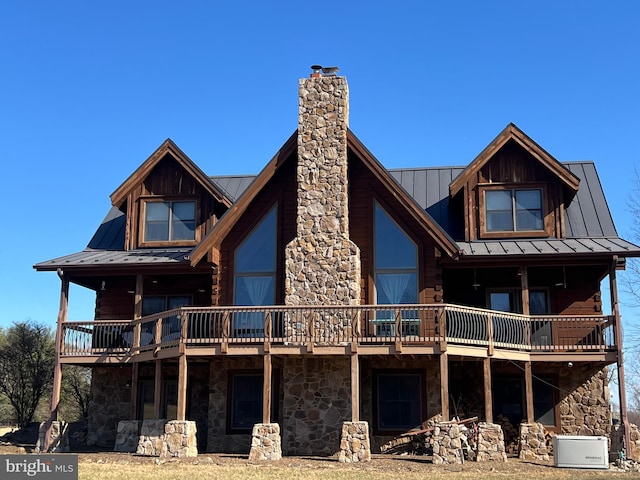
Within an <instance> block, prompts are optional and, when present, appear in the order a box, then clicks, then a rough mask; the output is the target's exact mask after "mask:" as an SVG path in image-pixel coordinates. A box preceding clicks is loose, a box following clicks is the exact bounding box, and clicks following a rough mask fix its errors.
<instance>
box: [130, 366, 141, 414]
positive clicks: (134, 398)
mask: <svg viewBox="0 0 640 480" xmlns="http://www.w3.org/2000/svg"><path fill="white" fill-rule="evenodd" d="M139 371H140V364H139V363H138V362H136V363H134V364H133V365H131V419H132V420H142V418H138V374H139ZM140 413H142V412H140Z"/></svg>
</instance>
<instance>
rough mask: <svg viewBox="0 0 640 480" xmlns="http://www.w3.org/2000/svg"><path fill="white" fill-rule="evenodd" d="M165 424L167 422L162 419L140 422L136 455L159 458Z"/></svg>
mask: <svg viewBox="0 0 640 480" xmlns="http://www.w3.org/2000/svg"><path fill="white" fill-rule="evenodd" d="M166 423H167V421H166V420H164V419H159V420H143V421H142V427H141V428H140V437H139V439H138V448H137V449H136V453H137V454H138V455H148V456H150V457H159V456H160V454H161V453H162V446H163V443H164V441H163V437H164V426H165V424H166Z"/></svg>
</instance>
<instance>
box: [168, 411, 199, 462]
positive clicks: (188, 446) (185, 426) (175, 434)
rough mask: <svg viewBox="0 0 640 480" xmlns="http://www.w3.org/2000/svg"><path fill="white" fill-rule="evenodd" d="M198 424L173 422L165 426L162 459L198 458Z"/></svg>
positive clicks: (186, 421) (187, 421)
mask: <svg viewBox="0 0 640 480" xmlns="http://www.w3.org/2000/svg"><path fill="white" fill-rule="evenodd" d="M196 433H197V429H196V422H193V421H190V420H171V421H170V422H167V424H166V425H165V426H164V435H163V437H162V450H161V451H160V456H161V457H177V458H192V457H197V456H198V441H197V439H196Z"/></svg>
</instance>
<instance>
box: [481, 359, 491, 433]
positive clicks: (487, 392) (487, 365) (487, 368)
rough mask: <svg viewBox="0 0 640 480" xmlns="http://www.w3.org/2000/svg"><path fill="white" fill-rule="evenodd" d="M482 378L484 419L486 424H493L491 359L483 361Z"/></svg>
mask: <svg viewBox="0 0 640 480" xmlns="http://www.w3.org/2000/svg"><path fill="white" fill-rule="evenodd" d="M483 376H484V418H485V421H486V422H487V423H493V396H492V393H491V358H485V359H484V360H483Z"/></svg>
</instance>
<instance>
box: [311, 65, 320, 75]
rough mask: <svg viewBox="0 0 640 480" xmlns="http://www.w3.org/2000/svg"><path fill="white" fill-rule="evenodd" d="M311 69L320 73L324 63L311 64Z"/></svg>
mask: <svg viewBox="0 0 640 480" xmlns="http://www.w3.org/2000/svg"><path fill="white" fill-rule="evenodd" d="M311 70H313V73H320V71H321V70H322V65H311Z"/></svg>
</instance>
